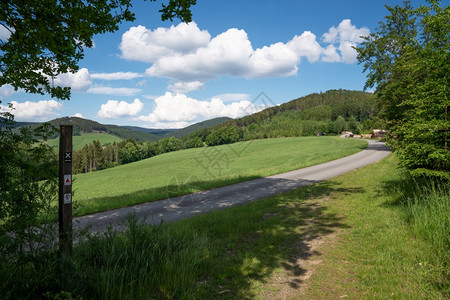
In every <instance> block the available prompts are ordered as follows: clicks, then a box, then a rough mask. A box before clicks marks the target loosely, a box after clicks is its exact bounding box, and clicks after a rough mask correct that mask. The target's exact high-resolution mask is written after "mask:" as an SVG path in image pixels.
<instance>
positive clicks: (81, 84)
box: [53, 68, 92, 92]
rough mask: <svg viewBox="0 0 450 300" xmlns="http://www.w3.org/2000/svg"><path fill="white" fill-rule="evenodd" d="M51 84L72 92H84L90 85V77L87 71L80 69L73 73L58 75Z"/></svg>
mask: <svg viewBox="0 0 450 300" xmlns="http://www.w3.org/2000/svg"><path fill="white" fill-rule="evenodd" d="M53 83H54V84H55V85H57V86H63V87H70V88H72V90H73V91H76V92H81V91H86V90H87V89H88V88H89V87H90V86H91V84H92V81H91V75H90V74H89V71H88V69H86V68H81V69H80V70H78V71H77V72H75V73H70V72H69V73H63V74H59V75H58V76H56V77H55V78H54V79H53Z"/></svg>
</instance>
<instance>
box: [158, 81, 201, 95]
mask: <svg viewBox="0 0 450 300" xmlns="http://www.w3.org/2000/svg"><path fill="white" fill-rule="evenodd" d="M203 86H204V83H203V82H201V81H190V82H180V81H179V82H175V83H172V84H170V85H169V86H168V87H167V89H168V90H170V91H172V92H175V93H179V94H185V93H188V92H191V91H198V90H201V89H202V88H203Z"/></svg>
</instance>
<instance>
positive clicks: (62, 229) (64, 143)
mask: <svg viewBox="0 0 450 300" xmlns="http://www.w3.org/2000/svg"><path fill="white" fill-rule="evenodd" d="M72 131H73V125H61V126H60V135H59V249H60V251H61V253H64V254H67V255H72Z"/></svg>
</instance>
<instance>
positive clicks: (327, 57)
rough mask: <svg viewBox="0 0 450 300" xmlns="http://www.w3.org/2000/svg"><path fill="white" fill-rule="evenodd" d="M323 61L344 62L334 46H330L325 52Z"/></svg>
mask: <svg viewBox="0 0 450 300" xmlns="http://www.w3.org/2000/svg"><path fill="white" fill-rule="evenodd" d="M322 60H323V61H324V62H340V61H342V59H341V56H340V55H339V53H337V49H336V47H335V46H333V45H328V47H326V48H325V50H324V51H323V56H322Z"/></svg>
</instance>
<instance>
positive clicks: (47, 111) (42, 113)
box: [0, 100, 63, 122]
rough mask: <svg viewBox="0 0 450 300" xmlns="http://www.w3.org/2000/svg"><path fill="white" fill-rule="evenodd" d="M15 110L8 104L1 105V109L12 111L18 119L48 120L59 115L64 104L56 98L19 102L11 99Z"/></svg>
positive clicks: (31, 120)
mask: <svg viewBox="0 0 450 300" xmlns="http://www.w3.org/2000/svg"><path fill="white" fill-rule="evenodd" d="M11 104H12V107H13V108H14V109H13V110H10V109H9V108H8V106H0V110H1V111H8V112H11V113H12V114H13V115H14V117H15V119H16V120H17V121H28V122H34V121H48V120H49V119H51V118H53V117H56V116H59V113H58V110H60V109H61V108H62V106H63V105H62V104H61V103H60V102H57V101H55V100H41V101H38V102H31V101H25V102H22V103H19V102H17V101H11Z"/></svg>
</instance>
